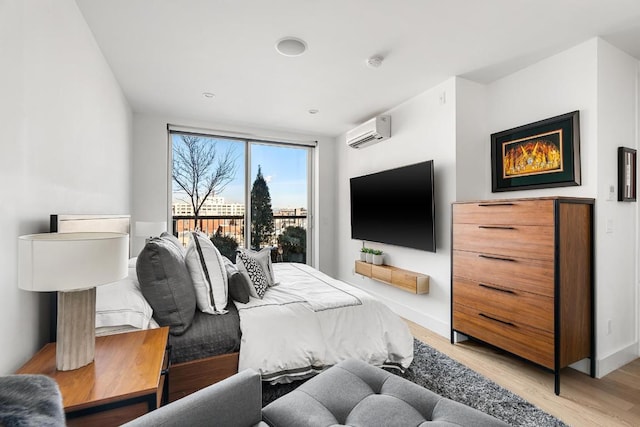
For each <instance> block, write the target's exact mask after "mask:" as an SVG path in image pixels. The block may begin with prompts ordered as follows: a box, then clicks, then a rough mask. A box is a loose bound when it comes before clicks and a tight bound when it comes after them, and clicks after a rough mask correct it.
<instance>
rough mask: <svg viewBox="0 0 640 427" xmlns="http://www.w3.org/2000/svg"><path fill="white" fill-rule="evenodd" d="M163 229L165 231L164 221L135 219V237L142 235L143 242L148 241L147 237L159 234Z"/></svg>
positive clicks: (165, 224)
mask: <svg viewBox="0 0 640 427" xmlns="http://www.w3.org/2000/svg"><path fill="white" fill-rule="evenodd" d="M164 231H167V223H166V222H165V221H158V222H152V221H136V237H144V238H145V244H146V243H149V239H151V238H152V237H153V236H159V235H160V234H162V232H164Z"/></svg>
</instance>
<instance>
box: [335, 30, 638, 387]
mask: <svg viewBox="0 0 640 427" xmlns="http://www.w3.org/2000/svg"><path fill="white" fill-rule="evenodd" d="M637 94H638V61H637V60H635V59H634V58H632V57H630V56H628V55H627V54H625V53H623V52H621V51H620V50H618V49H616V48H614V47H613V46H611V45H609V44H607V43H606V42H604V41H602V40H600V39H597V38H594V39H592V40H589V41H587V42H584V43H582V44H580V45H578V46H575V47H573V48H571V49H568V50H566V51H565V52H562V53H560V54H558V55H554V56H552V57H549V58H547V59H545V60H543V61H540V62H538V63H536V64H534V65H531V66H529V67H527V68H524V69H522V70H520V71H518V72H516V73H513V74H511V75H509V76H506V77H504V78H502V79H500V80H497V81H495V82H493V83H491V84H488V85H485V86H483V85H479V84H476V83H473V82H469V81H467V80H464V79H461V78H452V79H449V80H447V81H446V82H444V83H442V84H441V85H438V86H436V87H434V88H432V89H430V90H428V91H426V92H424V93H423V94H421V95H418V96H416V97H415V98H413V99H411V100H409V101H407V102H405V103H403V104H401V105H399V106H397V107H396V108H394V109H392V110H390V111H388V113H389V114H391V115H392V122H393V132H392V133H393V135H392V138H391V139H389V140H388V141H384V142H382V143H380V144H376V145H374V146H371V147H369V148H366V149H363V150H351V149H347V148H346V147H343V148H340V149H339V152H338V157H339V159H340V160H339V175H338V201H337V207H338V209H337V212H338V220H337V233H338V234H337V235H338V259H337V263H338V276H339V277H340V278H341V279H343V280H345V281H347V282H350V283H352V284H354V285H356V286H358V287H361V288H363V289H365V290H368V291H370V292H372V293H374V294H377V295H378V296H380V297H381V298H382V299H383V300H384V301H386V302H387V303H388V304H389V305H390V306H391V307H392V308H393V309H394V310H396V311H397V312H398V313H400V314H401V315H402V316H404V317H407V318H409V319H411V320H414V321H416V322H418V323H420V324H422V325H423V326H425V327H427V328H429V329H432V330H434V331H436V332H438V333H440V334H442V335H444V336H448V335H449V328H450V311H449V304H450V289H449V282H450V256H449V250H450V222H451V219H450V218H451V217H450V203H451V202H452V201H455V200H474V199H476V200H478V199H491V198H494V199H495V198H515V197H540V196H552V195H560V196H579V197H590V198H595V199H596V204H595V212H596V218H595V244H596V254H595V256H596V265H595V271H596V334H597V338H596V344H597V355H596V356H597V360H598V365H597V372H598V375H599V376H603V375H606V374H607V373H608V372H610V371H612V370H613V369H616V368H618V367H620V366H622V365H623V364H624V363H626V362H628V361H630V360H632V359H633V358H635V357H637V356H638V321H639V320H638V292H637V290H638V284H637V281H638V280H637V269H638V261H637V259H638V255H637V249H636V247H637V241H638V231H637V229H638V227H637V221H638V208H637V203H621V202H617V201H608V200H607V198H608V193H609V191H608V189H609V185H614V186H615V187H617V163H616V153H617V147H618V146H621V145H623V146H627V147H631V148H636V147H637V146H638V142H637V139H638V135H637V126H638V108H637V102H638V101H637ZM443 95H444V99H445V100H446V103H445V104H442V103H441V100H442V99H443ZM574 110H579V111H580V151H581V165H582V185H580V186H575V187H560V188H551V189H537V190H528V191H512V192H506V193H492V192H491V168H490V160H491V147H490V135H491V133H494V132H499V131H502V130H506V129H510V128H513V127H516V126H520V125H524V124H527V123H531V122H535V121H537V120H542V119H545V118H549V117H553V116H556V115H560V114H564V113H567V112H570V111H574ZM339 145H340V146H341V147H342V145H343V144H339ZM429 158H433V159H434V160H435V168H436V178H435V183H436V193H437V194H436V203H437V218H436V221H437V231H438V234H437V238H438V248H437V249H438V252H437V253H436V254H430V253H426V252H421V251H416V250H412V249H406V248H399V247H393V246H388V245H374V244H372V245H371V246H378V247H380V248H382V249H383V250H384V251H385V252H387V259H386V262H388V263H389V264H391V265H396V266H399V267H403V268H407V269H410V270H415V271H418V272H422V273H426V274H429V275H431V278H432V280H431V292H430V293H429V294H428V295H418V296H415V295H411V294H407V293H404V292H403V291H401V290H396V289H394V288H390V287H388V286H386V285H384V284H380V283H377V282H374V281H372V280H369V279H363V278H361V277H360V276H357V275H355V274H354V273H353V260H354V259H355V258H356V257H357V251H358V248H359V247H360V245H361V242H358V241H353V240H351V239H350V238H349V236H350V223H349V186H348V182H349V178H350V177H352V176H357V175H361V174H364V173H369V172H374V171H378V170H382V169H388V168H392V167H397V166H401V165H406V164H410V163H414V162H416V161H419V160H426V159H429ZM616 194H617V193H616ZM607 220H611V221H613V224H614V227H613V232H612V233H606V232H605V225H606V222H607ZM609 321H610V322H609ZM609 323H610V324H611V330H610V331H609ZM583 366H584V364H583Z"/></svg>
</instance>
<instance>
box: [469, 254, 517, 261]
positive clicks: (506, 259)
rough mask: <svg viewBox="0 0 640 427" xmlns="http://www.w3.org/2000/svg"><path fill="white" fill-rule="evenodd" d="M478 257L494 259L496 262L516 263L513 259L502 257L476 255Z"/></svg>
mask: <svg viewBox="0 0 640 427" xmlns="http://www.w3.org/2000/svg"><path fill="white" fill-rule="evenodd" d="M478 256H479V257H480V258H487V259H495V260H498V261H509V262H516V260H515V259H513V258H504V257H500V256H492V255H483V254H480V255H478Z"/></svg>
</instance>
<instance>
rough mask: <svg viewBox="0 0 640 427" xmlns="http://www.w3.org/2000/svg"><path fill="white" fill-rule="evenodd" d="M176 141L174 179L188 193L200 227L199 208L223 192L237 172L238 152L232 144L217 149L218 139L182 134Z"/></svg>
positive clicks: (174, 147)
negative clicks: (210, 198) (223, 149)
mask: <svg viewBox="0 0 640 427" xmlns="http://www.w3.org/2000/svg"><path fill="white" fill-rule="evenodd" d="M180 138H181V140H182V142H181V143H175V142H174V144H173V173H172V177H173V181H174V182H175V183H176V184H177V185H178V186H179V187H180V189H182V191H184V193H186V195H187V197H188V200H185V201H186V202H188V203H191V206H193V215H194V217H195V225H196V228H198V219H199V216H200V209H201V208H202V205H204V202H205V201H206V200H207V198H208V197H209V196H214V195H215V194H218V193H221V192H222V191H223V190H224V188H225V187H226V186H227V184H229V182H231V180H233V178H234V177H235V174H236V169H237V165H236V160H237V159H238V156H237V155H236V153H235V150H233V148H232V147H229V148H228V149H227V150H226V151H224V152H218V146H217V141H216V140H215V139H210V138H203V137H200V136H194V135H180Z"/></svg>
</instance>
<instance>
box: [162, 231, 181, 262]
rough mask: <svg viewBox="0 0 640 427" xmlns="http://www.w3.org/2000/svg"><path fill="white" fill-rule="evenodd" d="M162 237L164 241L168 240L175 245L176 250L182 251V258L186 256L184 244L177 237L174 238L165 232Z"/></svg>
mask: <svg viewBox="0 0 640 427" xmlns="http://www.w3.org/2000/svg"><path fill="white" fill-rule="evenodd" d="M160 237H161V238H162V239H164V240H166V241H167V242H169V243H172V244H173V245H175V247H176V248H178V251H180V253H181V254H182V256H184V254H185V252H186V250H187V249H186V248H185V247H184V245H183V244H182V243H180V240H178V238H177V237H176V236H174V235H173V234H171V233H168V232H166V231H163V232H162V234H161V235H160Z"/></svg>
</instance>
